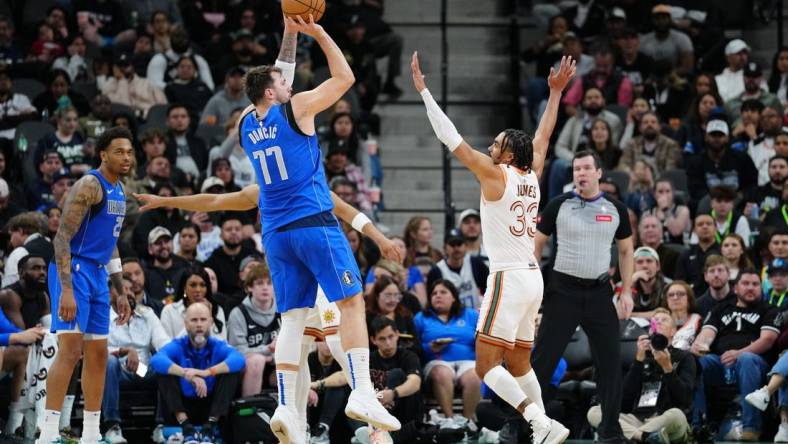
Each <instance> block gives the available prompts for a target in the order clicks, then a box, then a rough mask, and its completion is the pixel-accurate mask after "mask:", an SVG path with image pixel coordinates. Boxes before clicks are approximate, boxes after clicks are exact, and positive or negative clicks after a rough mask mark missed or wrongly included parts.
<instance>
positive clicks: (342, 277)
mask: <svg viewBox="0 0 788 444" xmlns="http://www.w3.org/2000/svg"><path fill="white" fill-rule="evenodd" d="M263 245H264V246H265V254H266V259H267V261H268V268H269V269H270V270H271V281H272V282H273V284H274V294H275V295H276V307H277V310H278V311H279V312H280V313H284V312H286V311H288V310H290V309H293V308H311V307H314V305H315V297H316V295H317V286H318V284H319V285H320V286H321V287H322V288H323V291H324V292H325V293H326V298H327V299H328V300H329V301H331V302H336V301H339V300H342V299H345V298H347V297H350V296H354V295H356V294H358V293H361V288H362V287H361V272H360V271H359V270H358V264H356V258H355V257H353V252H352V251H351V250H350V244H348V241H347V238H346V237H345V233H343V232H342V230H341V229H340V228H339V226H336V225H335V226H318V227H305V228H294V229H291V230H287V231H276V230H274V231H270V232H268V233H266V234H265V235H264V236H263Z"/></svg>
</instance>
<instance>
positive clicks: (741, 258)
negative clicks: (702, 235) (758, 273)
mask: <svg viewBox="0 0 788 444" xmlns="http://www.w3.org/2000/svg"><path fill="white" fill-rule="evenodd" d="M720 251H721V254H722V257H723V258H725V266H726V267H727V268H728V272H729V273H730V278H729V279H730V280H731V281H735V280H736V278H738V277H739V270H744V269H746V268H752V267H753V263H752V261H751V260H750V258H749V257H748V256H747V244H746V242H744V239H743V238H742V237H741V236H739V235H738V234H736V233H728V234H726V235H725V237H723V238H722V242H720Z"/></svg>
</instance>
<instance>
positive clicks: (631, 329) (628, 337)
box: [619, 319, 648, 369]
mask: <svg viewBox="0 0 788 444" xmlns="http://www.w3.org/2000/svg"><path fill="white" fill-rule="evenodd" d="M619 324H620V327H621V365H622V366H623V367H624V368H625V369H628V368H629V366H630V365H632V363H633V362H635V353H636V352H637V349H638V337H640V336H641V335H646V334H648V330H646V329H645V328H643V327H641V326H639V325H638V324H637V323H635V321H633V320H631V319H627V320H623V321H620V323H619Z"/></svg>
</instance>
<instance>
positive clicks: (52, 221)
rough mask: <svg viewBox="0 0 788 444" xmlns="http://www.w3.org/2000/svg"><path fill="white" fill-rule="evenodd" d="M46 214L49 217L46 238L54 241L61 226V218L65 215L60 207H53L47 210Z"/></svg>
mask: <svg viewBox="0 0 788 444" xmlns="http://www.w3.org/2000/svg"><path fill="white" fill-rule="evenodd" d="M44 214H45V215H46V217H47V234H46V237H48V238H50V239H54V238H55V233H57V229H58V227H59V226H60V216H61V215H62V214H63V211H62V210H61V209H60V208H58V207H52V208H49V209H48V210H46V211H45V212H44Z"/></svg>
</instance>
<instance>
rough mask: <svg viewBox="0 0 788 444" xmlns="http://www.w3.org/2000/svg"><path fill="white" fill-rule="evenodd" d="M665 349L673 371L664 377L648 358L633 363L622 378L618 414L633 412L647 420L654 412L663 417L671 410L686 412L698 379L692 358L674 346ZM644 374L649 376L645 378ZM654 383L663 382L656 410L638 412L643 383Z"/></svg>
mask: <svg viewBox="0 0 788 444" xmlns="http://www.w3.org/2000/svg"><path fill="white" fill-rule="evenodd" d="M668 350H669V351H670V360H671V362H672V363H673V371H672V372H670V373H667V374H665V373H664V372H663V371H662V367H660V366H659V364H657V363H656V362H655V361H654V360H653V358H652V357H650V356H647V357H646V359H645V360H644V361H643V362H638V361H635V362H634V363H633V364H632V366H631V367H630V368H629V372H627V374H626V376H625V377H624V386H623V397H622V399H621V413H634V414H636V415H638V416H641V415H642V416H644V417H648V416H651V415H652V414H654V413H657V414H662V413H664V412H665V411H666V410H669V409H671V408H674V407H676V408H679V409H681V410H682V411H685V412H686V411H687V410H689V408H690V406H691V405H692V394H693V393H694V392H695V379H696V376H697V364H696V361H695V357H694V356H692V355H691V354H689V353H688V352H685V351H683V350H679V349H676V348H673V347H668ZM647 374H650V375H651V376H650V377H644V376H645V375H647ZM654 380H656V381H661V382H662V384H661V386H660V389H659V395H658V396H657V405H656V407H655V408H653V409H648V408H641V409H639V408H638V401H640V396H641V393H642V389H643V383H644V382H649V381H654ZM649 410H650V411H649Z"/></svg>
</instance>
